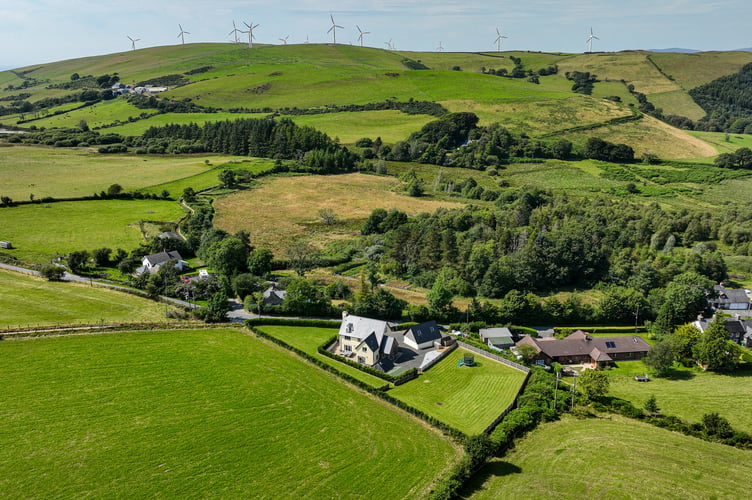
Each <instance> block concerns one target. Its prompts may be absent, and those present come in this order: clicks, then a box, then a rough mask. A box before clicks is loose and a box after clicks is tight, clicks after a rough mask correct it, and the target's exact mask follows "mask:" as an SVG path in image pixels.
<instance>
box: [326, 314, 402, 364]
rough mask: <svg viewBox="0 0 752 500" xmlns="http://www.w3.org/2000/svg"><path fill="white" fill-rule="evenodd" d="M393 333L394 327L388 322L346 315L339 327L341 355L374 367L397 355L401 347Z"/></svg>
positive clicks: (343, 316)
mask: <svg viewBox="0 0 752 500" xmlns="http://www.w3.org/2000/svg"><path fill="white" fill-rule="evenodd" d="M391 333H392V325H391V324H390V323H389V322H387V321H381V320H378V319H371V318H363V317H361V316H354V315H352V314H347V313H344V314H343V315H342V324H341V325H340V327H339V349H340V354H341V355H343V356H347V357H354V358H355V359H356V360H357V361H358V363H362V364H364V365H368V366H373V365H375V364H377V363H378V362H379V361H381V360H382V359H385V358H392V357H394V355H396V354H397V350H398V347H399V346H398V344H397V340H396V338H394V337H393V336H391V335H390V334H391Z"/></svg>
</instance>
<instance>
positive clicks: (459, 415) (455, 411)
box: [389, 348, 525, 434]
mask: <svg viewBox="0 0 752 500" xmlns="http://www.w3.org/2000/svg"><path fill="white" fill-rule="evenodd" d="M468 352H469V351H466V350H464V349H461V348H458V349H455V350H454V351H453V352H451V353H450V354H449V355H447V357H446V358H444V359H442V360H441V361H439V362H438V363H437V364H436V365H434V366H433V367H431V368H430V369H429V370H428V371H426V372H425V373H423V374H422V375H421V376H420V377H418V378H417V379H415V380H411V381H410V382H408V383H406V384H402V385H400V386H397V387H395V388H393V389H391V390H390V391H389V394H391V395H392V396H394V397H395V398H397V399H400V400H402V401H404V402H405V403H408V404H409V405H411V406H413V407H415V408H417V409H419V410H421V411H423V412H424V413H426V414H428V415H430V416H432V417H434V418H437V419H439V420H441V421H442V422H444V423H446V424H448V425H450V426H452V427H454V428H456V429H459V430H461V431H462V432H465V433H467V434H478V433H480V432H482V431H483V429H485V428H486V427H488V426H489V425H490V424H491V423H492V422H493V421H494V419H495V418H496V417H498V416H499V415H500V414H501V412H502V411H504V410H505V409H506V408H507V406H509V405H510V404H511V403H512V401H514V398H515V397H516V396H517V391H519V389H520V387H521V385H522V382H523V380H524V379H525V374H524V373H522V372H521V371H518V370H515V369H514V368H510V367H509V366H507V365H505V364H502V363H499V362H498V361H493V360H491V359H488V358H485V357H483V356H480V355H479V354H475V362H476V366H463V367H458V366H457V362H458V361H459V360H460V359H461V358H462V357H463V355H464V354H465V353H468Z"/></svg>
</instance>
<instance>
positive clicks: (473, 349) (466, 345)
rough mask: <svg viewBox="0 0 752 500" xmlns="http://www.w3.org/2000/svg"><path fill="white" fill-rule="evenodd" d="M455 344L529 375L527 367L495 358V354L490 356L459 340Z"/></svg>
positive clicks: (499, 357)
mask: <svg viewBox="0 0 752 500" xmlns="http://www.w3.org/2000/svg"><path fill="white" fill-rule="evenodd" d="M457 344H458V345H459V346H460V347H462V348H463V349H467V350H468V351H472V352H474V353H476V354H480V355H481V356H485V357H487V358H488V359H493V360H494V361H498V362H499V363H503V364H505V365H507V366H511V367H512V368H514V369H515V370H519V371H521V372H522V373H527V374H529V373H530V368H528V367H527V366H523V365H521V364H519V363H515V362H514V361H509V360H508V359H504V358H502V357H501V356H497V355H495V354H491V353H490V352H486V351H484V350H483V349H478V348H477V347H475V346H472V345H470V344H466V343H465V342H462V341H461V340H458V341H457Z"/></svg>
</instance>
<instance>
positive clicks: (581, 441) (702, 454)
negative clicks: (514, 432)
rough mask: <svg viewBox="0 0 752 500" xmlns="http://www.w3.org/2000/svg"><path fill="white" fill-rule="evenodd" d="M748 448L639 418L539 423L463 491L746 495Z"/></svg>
mask: <svg viewBox="0 0 752 500" xmlns="http://www.w3.org/2000/svg"><path fill="white" fill-rule="evenodd" d="M750 466H752V454H750V452H749V451H746V450H739V449H736V448H732V447H730V446H725V445H722V444H716V443H709V442H706V441H701V440H699V439H696V438H692V437H689V436H684V435H682V434H678V433H675V432H671V431H667V430H664V429H658V428H656V427H652V426H650V425H648V424H644V423H642V422H637V421H634V420H627V419H625V418H622V417H617V416H611V415H609V416H608V417H606V418H593V419H589V420H577V419H574V418H571V417H565V418H563V419H562V420H561V421H558V422H552V423H548V424H544V425H542V426H541V427H540V428H538V429H536V430H535V431H533V432H532V433H531V434H530V435H528V436H527V437H525V438H523V439H522V440H521V441H519V442H518V443H517V444H516V445H515V448H514V450H512V451H511V452H509V453H508V454H507V455H506V456H505V457H504V458H503V459H495V460H493V461H492V462H490V463H489V464H488V465H486V466H485V468H484V469H481V472H480V473H479V474H478V476H476V478H475V479H473V481H471V484H470V487H468V488H466V489H465V491H464V492H463V494H462V495H461V497H462V498H472V499H473V500H475V499H477V500H481V499H486V498H487V499H492V498H505V499H507V498H509V499H528V498H552V499H553V498H556V499H572V500H575V499H581V498H630V499H646V500H652V499H654V498H677V499H679V498H682V499H689V498H691V499H707V498H716V499H721V498H723V499H736V498H747V496H748V495H749V484H748V480H747V476H748V474H747V471H748V470H749V468H750Z"/></svg>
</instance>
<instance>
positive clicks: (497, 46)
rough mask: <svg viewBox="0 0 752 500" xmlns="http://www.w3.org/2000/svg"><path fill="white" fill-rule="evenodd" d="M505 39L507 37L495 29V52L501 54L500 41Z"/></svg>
mask: <svg viewBox="0 0 752 500" xmlns="http://www.w3.org/2000/svg"><path fill="white" fill-rule="evenodd" d="M505 38H509V37H508V36H504V35H502V34H501V31H500V29H499V28H496V52H501V41H502V40H503V39H505Z"/></svg>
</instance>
